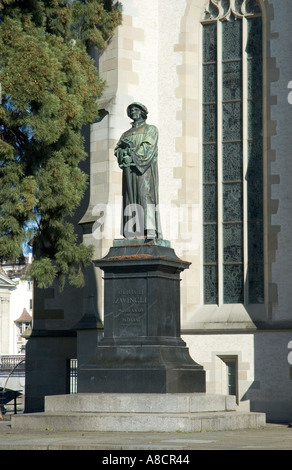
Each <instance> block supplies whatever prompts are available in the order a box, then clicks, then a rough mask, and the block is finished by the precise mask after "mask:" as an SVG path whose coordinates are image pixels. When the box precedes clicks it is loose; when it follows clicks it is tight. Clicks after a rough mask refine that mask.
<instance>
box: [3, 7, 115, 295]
mask: <svg viewBox="0 0 292 470" xmlns="http://www.w3.org/2000/svg"><path fill="white" fill-rule="evenodd" d="M120 23H121V12H120V9H119V8H118V7H117V6H114V5H113V2H112V1H111V0H87V1H86V0H84V1H81V0H73V1H72V0H71V1H62V0H48V1H41V0H0V84H1V104H0V257H1V258H2V259H11V258H16V257H19V256H20V255H21V249H22V242H23V241H24V240H26V239H27V236H28V234H27V230H26V229H25V227H26V226H27V223H28V222H31V221H34V222H35V224H36V230H35V233H34V236H33V239H32V244H33V263H32V265H31V268H30V275H31V276H32V278H33V279H34V280H35V281H36V283H37V285H38V286H39V287H43V288H45V287H49V286H50V285H51V284H52V283H53V282H54V280H55V279H59V281H60V284H61V285H63V284H64V282H65V279H67V278H68V279H69V282H70V283H71V284H73V285H75V286H78V287H79V286H82V285H83V273H82V272H83V267H84V266H86V265H87V264H88V263H90V262H91V259H92V247H90V246H85V245H84V244H82V243H81V244H80V243H78V242H77V237H76V234H75V233H74V227H73V225H72V224H71V223H70V222H69V221H68V217H70V216H72V215H73V214H74V212H75V210H76V208H77V207H78V206H79V204H80V201H81V199H82V197H83V195H84V191H85V189H86V185H87V177H86V175H85V174H84V173H83V172H82V171H81V169H80V167H79V166H80V162H81V161H82V160H84V159H85V158H86V157H87V155H86V153H85V151H84V142H83V138H82V133H81V131H82V128H83V126H84V125H86V124H88V123H91V122H93V121H94V120H95V119H97V117H98V110H97V104H96V100H97V98H99V97H100V96H101V95H102V93H103V90H104V88H105V86H106V84H105V83H104V81H103V80H101V78H100V77H99V75H98V71H97V68H96V67H95V65H94V62H93V60H92V58H91V56H90V51H91V49H92V48H93V47H95V48H98V49H99V50H103V49H105V48H106V46H107V41H108V40H109V38H110V37H111V36H112V35H113V32H114V30H115V28H116V27H117V26H118V25H119V24H120Z"/></svg>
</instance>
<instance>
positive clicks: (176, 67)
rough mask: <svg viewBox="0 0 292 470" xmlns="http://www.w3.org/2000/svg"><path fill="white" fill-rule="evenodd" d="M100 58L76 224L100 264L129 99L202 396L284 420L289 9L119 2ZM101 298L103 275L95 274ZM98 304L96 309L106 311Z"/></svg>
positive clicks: (290, 231) (221, 2)
mask: <svg viewBox="0 0 292 470" xmlns="http://www.w3.org/2000/svg"><path fill="white" fill-rule="evenodd" d="M122 3H123V5H122V8H123V24H122V26H120V27H119V28H118V29H117V31H116V34H115V36H114V37H113V38H112V39H111V41H110V42H109V46H108V48H107V50H106V51H105V52H103V53H102V54H101V55H100V57H99V58H98V64H99V71H100V74H101V76H102V77H103V78H104V79H105V80H106V81H107V85H108V86H107V89H106V91H105V93H104V95H103V98H102V100H101V101H100V103H99V106H100V110H101V112H100V120H99V122H97V123H95V124H93V125H92V126H91V142H90V159H91V174H90V204H89V207H88V210H87V212H86V214H85V215H84V217H83V219H82V220H81V222H80V223H81V224H88V223H89V224H90V223H92V224H93V229H92V232H91V233H87V234H86V235H84V238H85V239H86V241H87V242H88V243H94V245H95V247H96V253H95V258H100V257H102V256H104V255H105V254H106V253H107V251H108V249H109V247H110V246H111V245H112V241H113V239H114V238H120V233H119V228H120V210H121V181H122V178H121V176H122V175H121V170H120V169H119V167H118V164H117V161H116V158H115V156H114V148H115V145H116V142H117V140H118V138H119V137H120V135H121V134H122V132H124V131H125V130H126V129H128V128H129V127H130V122H129V118H128V117H127V115H126V108H127V106H128V105H129V104H130V103H131V102H133V101H138V102H141V103H143V104H144V105H146V106H147V108H148V110H149V115H148V121H147V122H148V123H149V124H154V125H156V126H157V127H158V129H159V157H158V162H159V179H160V186H159V197H160V214H161V218H162V230H163V235H164V238H165V239H167V240H170V242H171V246H172V248H174V250H175V251H176V253H177V255H178V256H180V257H181V258H182V259H185V260H187V261H190V262H191V263H192V264H191V266H190V269H189V270H188V271H187V272H184V273H183V276H182V283H181V325H182V335H183V339H184V340H185V341H186V342H187V345H188V347H189V348H190V352H191V355H192V356H193V358H194V359H195V360H196V361H197V362H198V363H200V364H202V365H203V366H204V368H205V370H206V375H207V392H209V393H231V394H236V396H237V402H238V406H239V408H241V409H249V408H250V409H251V410H256V411H263V412H265V413H267V418H268V420H272V421H287V420H291V419H292V406H291V379H292V372H291V371H292V369H291V366H292V361H289V348H290V349H292V342H291V341H292V312H291V305H292V289H291V286H290V284H291V279H292V249H291V247H290V240H291V235H292V218H291V213H292V188H291V177H292V166H291V160H290V149H291V146H292V133H291V129H292V108H291V104H292V98H291V97H292V61H291V50H292V36H291V33H290V29H291V20H292V10H291V5H290V1H289V0H258V1H256V0H159V1H157V0H147V2H145V1H141V0H125V1H124V2H122ZM97 277H98V283H99V292H102V277H101V273H100V272H98V271H97ZM102 305H103V299H102V297H101V296H100V298H99V310H100V311H102Z"/></svg>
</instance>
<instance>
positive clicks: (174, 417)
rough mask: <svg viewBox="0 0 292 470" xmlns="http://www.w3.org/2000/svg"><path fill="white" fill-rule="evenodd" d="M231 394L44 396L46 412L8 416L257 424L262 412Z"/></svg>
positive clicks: (178, 427) (191, 428)
mask: <svg viewBox="0 0 292 470" xmlns="http://www.w3.org/2000/svg"><path fill="white" fill-rule="evenodd" d="M235 410H236V404H235V397H233V396H224V395H207V394H201V393H193V394H181V393H180V394H163V395H162V394H116V393H114V394H107V393H101V394H86V393H84V394H83V393H81V394H74V395H57V396H49V397H46V398H45V412H44V413H33V414H23V415H14V416H12V421H11V425H12V428H13V429H15V430H18V431H20V430H23V431H29V430H31V431H43V430H46V429H50V430H54V431H64V430H67V431H109V432H114V431H118V432H152V431H153V432H176V431H182V432H199V431H220V430H222V431H223V430H232V429H246V428H259V427H262V426H264V425H265V415H264V414H263V413H249V412H245V413H242V412H238V411H235Z"/></svg>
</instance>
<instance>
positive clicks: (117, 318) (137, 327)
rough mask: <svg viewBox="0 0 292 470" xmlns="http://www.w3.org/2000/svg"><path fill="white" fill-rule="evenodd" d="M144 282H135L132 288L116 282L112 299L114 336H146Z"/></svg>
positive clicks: (121, 282)
mask: <svg viewBox="0 0 292 470" xmlns="http://www.w3.org/2000/svg"><path fill="white" fill-rule="evenodd" d="M146 306H147V297H146V282H145V280H136V282H135V283H134V285H133V287H125V281H119V282H116V285H115V292H114V297H113V312H114V315H113V320H114V336H125V337H126V336H145V335H146V333H147V332H146Z"/></svg>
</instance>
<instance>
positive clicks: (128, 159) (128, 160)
mask: <svg viewBox="0 0 292 470" xmlns="http://www.w3.org/2000/svg"><path fill="white" fill-rule="evenodd" d="M122 163H123V166H124V167H128V166H130V165H131V163H132V158H131V157H130V156H129V155H124V157H123V161H122Z"/></svg>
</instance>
